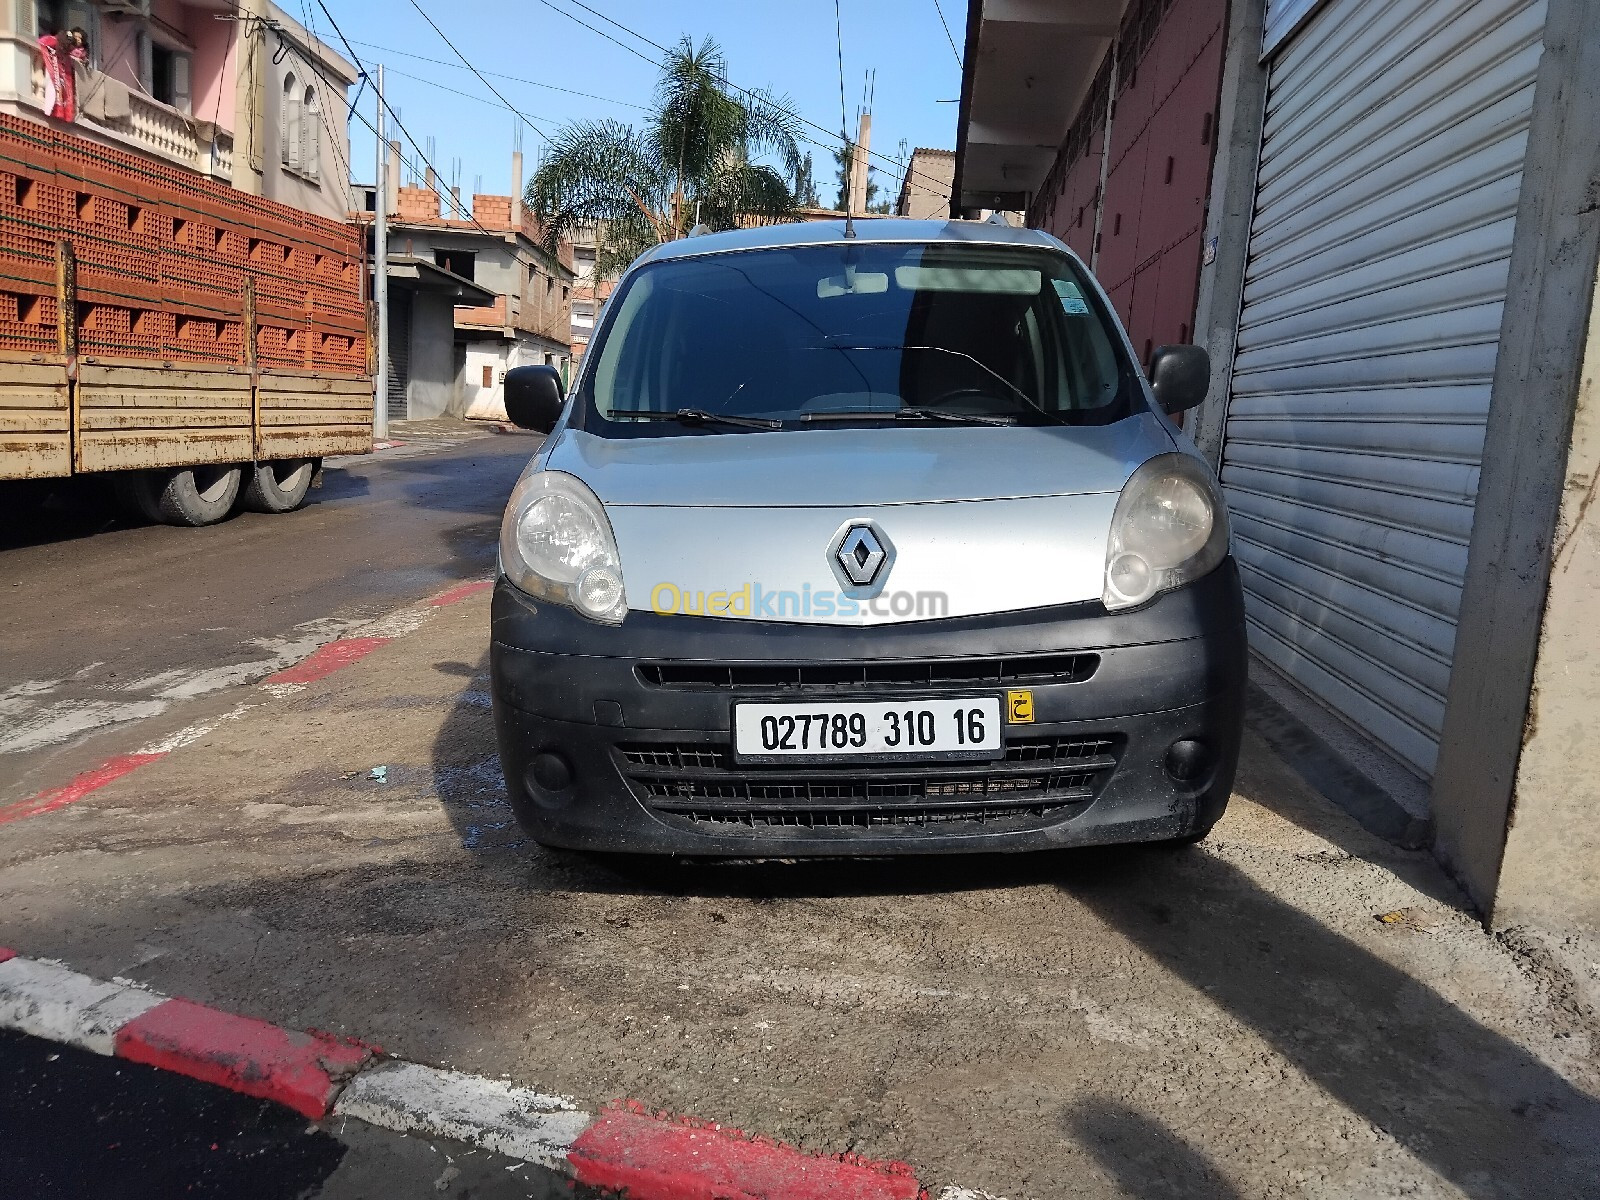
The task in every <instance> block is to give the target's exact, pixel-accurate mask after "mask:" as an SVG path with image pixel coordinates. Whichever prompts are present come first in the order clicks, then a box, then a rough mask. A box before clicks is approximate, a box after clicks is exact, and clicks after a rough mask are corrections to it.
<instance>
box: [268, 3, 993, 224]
mask: <svg viewBox="0 0 1600 1200" xmlns="http://www.w3.org/2000/svg"><path fill="white" fill-rule="evenodd" d="M301 2H302V0H280V3H283V4H284V6H285V7H286V8H287V9H288V11H289V12H291V13H294V14H295V15H297V16H298V15H300V13H301V11H306V12H309V14H310V19H311V23H312V25H313V26H314V29H315V31H316V32H317V33H318V34H319V35H320V36H321V37H323V38H324V39H325V40H327V41H328V42H330V43H331V44H333V45H334V46H335V48H341V47H339V44H338V40H337V38H335V37H334V35H333V33H332V30H331V29H330V28H329V25H328V22H327V20H326V18H325V17H324V16H323V14H322V11H321V10H320V9H319V8H317V6H316V3H315V0H303V3H304V5H305V8H304V9H302V8H301V7H300V5H301ZM552 2H553V3H555V4H556V5H557V6H558V7H559V8H561V9H564V10H566V11H568V12H571V13H573V14H574V15H576V16H578V17H580V18H582V19H583V20H585V21H587V22H589V23H590V24H592V25H594V26H596V27H598V28H600V29H604V30H605V31H606V32H608V33H611V34H613V35H615V36H616V37H617V38H618V39H619V40H621V41H624V42H627V43H629V44H630V45H633V46H635V47H637V48H638V49H640V50H641V51H643V52H644V53H647V54H655V53H656V52H655V51H653V50H652V49H651V48H650V47H649V46H646V45H644V44H642V43H638V42H635V41H634V40H633V39H631V38H629V37H627V35H625V34H623V33H621V32H620V31H618V30H616V29H614V28H612V27H610V26H608V25H606V24H605V23H604V22H602V21H599V20H597V19H595V18H594V17H592V16H590V15H589V14H588V13H585V12H584V11H583V10H581V9H579V8H577V7H576V6H575V5H573V4H570V3H568V2H567V0H552ZM325 3H326V4H327V5H328V8H329V9H330V10H331V11H332V13H333V15H334V16H335V18H337V20H338V22H339V26H340V28H341V29H343V30H344V32H345V35H346V36H348V37H349V38H351V39H352V41H355V43H356V44H355V49H356V50H357V52H359V54H360V55H361V58H362V60H363V62H365V64H366V65H367V66H368V67H371V66H373V65H374V64H376V63H377V62H380V61H381V62H383V63H384V65H385V67H386V69H387V71H388V95H389V102H390V104H391V105H393V106H395V107H396V108H398V109H399V111H400V116H401V119H402V121H403V122H404V123H405V125H406V127H407V129H409V130H410V132H411V133H412V134H413V135H414V136H415V137H416V138H417V140H418V141H420V142H422V143H423V144H424V146H425V145H426V141H427V138H429V137H430V136H431V137H433V138H435V139H436V141H437V155H436V156H435V157H434V159H433V161H434V164H435V165H436V166H437V167H438V168H439V170H440V171H441V172H442V173H443V174H444V175H445V176H446V183H448V182H449V175H450V172H451V168H452V160H454V159H460V160H461V167H460V172H461V173H460V183H461V191H462V194H463V195H467V194H470V193H471V191H472V190H473V182H474V178H475V177H476V176H478V175H482V176H483V190H484V191H485V192H489V193H502V194H503V193H505V192H507V191H509V189H510V175H511V142H512V130H513V127H514V124H515V120H516V119H515V118H514V117H513V116H512V115H511V113H510V112H508V111H507V110H506V109H505V108H503V107H501V106H500V105H499V104H498V102H497V101H494V99H493V97H492V96H490V95H489V93H488V91H487V89H485V87H484V86H483V84H482V83H480V82H479V81H478V79H477V78H475V77H474V76H473V75H472V74H471V73H470V72H468V71H467V70H466V69H465V68H462V67H460V66H459V65H457V66H454V67H452V66H450V65H441V64H448V63H457V64H459V60H457V59H456V58H455V56H454V55H453V54H452V52H451V51H450V49H449V48H448V47H447V46H446V45H445V44H444V42H443V41H441V40H440V38H439V35H438V34H436V33H435V32H434V31H433V30H432V29H430V28H429V27H428V25H427V23H426V22H425V21H424V20H423V18H422V17H421V16H420V15H419V14H418V13H417V11H416V10H415V9H414V8H413V7H412V5H411V3H410V0H325ZM419 3H421V5H422V7H423V8H424V9H425V10H426V11H427V13H428V15H429V16H431V17H432V18H433V19H434V20H435V21H436V22H437V23H438V24H439V26H440V28H441V29H442V30H443V31H444V33H445V34H447V35H448V36H449V37H450V39H451V40H452V41H453V42H455V44H456V45H457V46H458V47H460V49H461V51H462V53H464V54H466V55H467V56H468V57H469V58H470V59H471V60H472V62H473V64H474V65H475V66H476V67H478V69H479V70H481V71H483V72H485V73H486V74H487V73H489V72H501V73H503V74H505V75H512V76H518V77H520V78H522V79H526V80H535V81H537V82H539V83H544V84H551V85H555V86H556V87H562V88H570V89H575V90H577V91H581V92H588V93H592V94H593V95H595V96H600V97H605V98H606V99H601V100H595V99H586V98H583V97H580V96H574V95H571V94H568V93H565V92H560V91H554V90H551V89H549V88H544V87H535V86H530V85H529V84H526V83H519V82H513V81H512V80H509V79H502V78H500V77H498V76H496V75H490V80H491V81H492V82H493V83H494V84H495V86H496V87H497V88H499V89H500V90H501V91H502V92H503V93H504V94H505V96H506V97H507V99H509V100H510V101H511V102H512V103H513V104H515V105H516V106H517V107H518V108H519V109H520V110H521V111H522V112H524V113H526V114H527V115H528V117H529V118H530V119H532V120H533V121H534V123H536V124H537V125H539V126H540V127H542V128H543V129H544V130H545V131H546V132H547V133H553V132H554V131H555V130H556V129H557V128H558V127H559V126H560V125H562V124H563V123H565V122H567V121H572V120H581V119H586V118H596V117H602V116H604V117H615V118H618V119H621V120H634V119H638V118H640V117H642V115H643V114H641V113H640V112H639V111H638V110H637V109H634V108H629V107H627V106H626V103H619V102H627V103H632V104H639V105H642V104H646V103H648V101H649V98H650V93H651V89H652V87H653V85H654V81H655V72H654V69H653V68H652V67H651V66H650V65H649V64H648V63H646V62H644V61H643V60H641V59H640V58H637V57H635V56H634V55H633V54H630V53H628V52H627V51H626V50H623V49H621V48H620V47H618V46H617V45H615V44H613V43H612V42H609V41H606V40H605V39H604V38H602V37H600V36H598V35H597V34H595V33H593V32H590V31H589V30H587V29H585V28H583V27H582V26H580V25H577V24H575V23H573V22H572V21H570V20H568V19H567V18H566V17H564V16H561V15H559V14H558V13H556V12H553V11H551V9H550V8H548V7H546V6H545V5H544V4H541V3H540V2H539V0H450V2H446V0H419ZM585 3H587V4H589V6H590V7H591V8H593V9H597V10H599V11H601V12H604V13H605V14H606V15H607V16H610V17H612V18H614V19H615V20H617V21H619V22H621V23H622V24H624V25H627V26H629V27H631V28H633V29H635V30H637V31H639V32H640V33H642V34H644V35H645V36H646V37H649V38H651V39H652V40H654V41H656V42H659V43H660V44H662V45H664V46H666V45H672V44H673V43H674V42H676V41H677V39H678V38H679V37H680V36H681V35H683V34H690V35H691V36H693V37H694V38H695V39H696V40H697V41H698V39H699V38H701V37H703V36H704V35H706V34H711V35H712V36H714V37H715V38H716V39H717V41H718V42H720V43H721V44H722V48H723V51H724V52H725V54H726V55H727V58H728V63H729V73H730V76H731V78H732V79H733V81H734V82H735V83H738V84H740V85H742V86H745V87H770V88H772V89H773V90H774V91H777V92H779V93H787V94H788V95H789V96H790V97H791V98H792V100H793V101H794V104H795V107H796V109H797V110H798V111H799V112H800V113H801V115H803V116H804V117H806V118H807V119H809V120H811V121H814V122H816V123H817V124H818V125H821V126H823V127H824V128H826V129H828V130H830V131H831V130H834V129H836V128H837V127H838V125H839V66H838V58H837V49H836V45H835V39H834V6H833V0H786V2H784V3H774V2H772V0H697V2H694V3H690V2H688V0H585ZM940 4H941V5H942V6H943V9H944V16H945V18H946V19H947V20H948V21H949V23H950V32H951V34H953V35H954V38H955V43H956V45H957V46H958V47H959V46H961V45H962V41H963V35H964V31H965V25H966V4H965V2H964V0H940ZM841 10H842V14H843V27H844V75H845V99H846V104H847V107H848V111H849V113H850V117H851V121H852V122H853V121H854V117H855V111H856V107H857V105H858V104H859V103H860V102H861V100H862V94H863V87H864V74H865V72H866V71H867V70H868V69H869V68H876V69H877V79H876V89H875V92H874V97H873V136H872V149H873V150H874V151H875V152H877V153H881V154H883V155H885V156H886V157H890V158H892V157H895V156H896V154H897V152H898V151H897V147H898V143H899V142H900V140H901V139H902V138H903V139H905V141H906V142H907V143H908V144H909V145H911V146H913V147H914V146H941V147H945V148H954V145H955V123H956V108H957V106H956V105H955V104H953V103H939V101H941V100H954V99H955V98H956V97H957V96H959V94H960V89H961V75H960V70H959V67H958V66H957V61H956V56H955V54H954V52H953V51H952V49H951V46H950V42H949V41H948V40H947V39H946V36H945V30H944V27H943V26H942V25H941V24H940V21H939V12H938V11H937V9H936V6H935V3H934V0H841ZM304 19H305V18H304V17H302V20H304ZM364 43H375V44H376V45H377V46H382V47H385V49H382V50H379V49H375V48H374V46H373V45H370V44H364ZM341 49H342V48H341ZM393 51H406V52H408V53H409V54H412V55H422V56H424V57H426V58H430V59H438V60H440V61H439V63H433V62H424V61H419V60H418V59H416V58H408V57H406V56H405V55H403V54H399V53H394V52H393ZM402 72H403V73H404V74H402ZM410 76H416V77H419V78H420V79H426V80H429V81H432V82H433V83H435V84H443V85H445V86H446V87H449V88H454V89H456V90H457V91H459V92H465V93H469V94H470V95H471V96H474V97H482V98H483V99H482V100H475V99H469V98H468V97H467V96H461V95H456V94H453V93H452V92H449V91H445V90H442V89H440V88H438V87H432V86H429V85H428V84H426V83H422V82H419V81H418V79H414V78H409V77H410ZM353 94H354V90H353V89H352V95H353ZM484 101H487V102H484ZM358 107H359V109H360V111H361V112H362V113H364V114H365V115H366V116H368V118H369V119H370V118H371V116H372V114H373V104H372V97H371V95H370V94H367V95H364V96H362V97H361V100H360V102H359V106H358ZM809 132H810V133H811V134H813V135H814V136H815V137H816V139H817V140H818V141H823V140H826V139H825V137H824V135H823V134H821V133H819V132H817V131H816V130H810V131H809ZM395 136H398V135H395ZM373 140H374V139H373V137H372V135H371V133H370V132H368V130H367V129H366V128H365V127H364V126H363V125H362V124H361V123H360V122H359V121H352V122H351V141H352V143H353V145H352V155H353V163H352V169H353V172H354V174H355V175H356V177H357V178H358V179H362V180H370V179H371V178H372V176H373V175H374V173H375V172H374V166H373V162H374V159H373V153H374V148H373ZM542 144H543V143H542V142H541V140H540V138H539V136H538V135H537V134H536V133H534V132H533V131H531V130H529V131H527V132H526V133H524V135H523V150H524V154H525V156H526V158H527V159H528V162H529V168H528V169H529V171H530V172H531V170H532V164H533V162H534V160H535V159H536V158H537V155H538V151H539V147H540V146H541V145H542ZM802 149H807V150H810V151H811V152H812V154H813V156H814V158H815V160H816V171H815V173H816V177H817V182H818V188H819V191H820V192H821V195H822V199H823V202H824V203H832V201H833V196H834V184H833V170H834V168H833V164H832V162H831V160H828V159H827V156H826V154H825V152H824V151H822V150H821V149H819V148H817V147H816V146H802ZM407 152H408V155H409V153H410V148H409V147H407ZM875 165H877V166H879V167H882V168H884V170H883V174H882V175H881V176H879V177H877V182H878V183H879V185H880V186H881V187H882V188H883V189H884V191H885V192H891V193H892V192H893V191H895V190H896V189H898V187H899V183H900V180H899V178H898V177H894V178H891V176H892V175H893V174H894V173H893V171H892V170H890V169H888V168H887V165H886V164H884V163H882V162H881V161H880V162H878V163H876V164H875ZM879 198H880V199H882V198H883V197H882V196H880V197H879Z"/></svg>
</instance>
